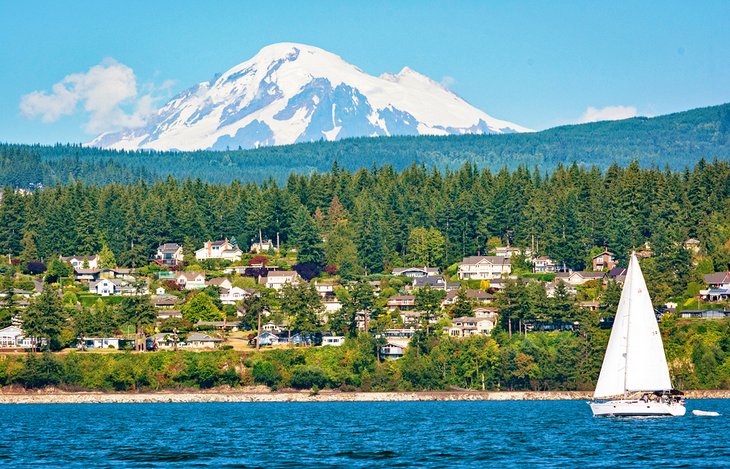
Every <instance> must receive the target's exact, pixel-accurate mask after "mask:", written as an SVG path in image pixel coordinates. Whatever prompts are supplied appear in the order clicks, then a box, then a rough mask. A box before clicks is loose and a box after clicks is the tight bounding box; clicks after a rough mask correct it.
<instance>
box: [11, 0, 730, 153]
mask: <svg viewBox="0 0 730 469" xmlns="http://www.w3.org/2000/svg"><path fill="white" fill-rule="evenodd" d="M0 11H2V17H3V27H2V28H0V63H2V64H3V66H2V68H0V107H1V108H2V109H3V112H2V113H0V141H5V142H20V143H55V142H86V141H89V140H91V138H92V137H93V136H94V134H95V132H97V131H98V130H100V129H103V128H104V126H105V125H116V124H118V123H119V122H123V121H124V119H126V118H130V116H132V117H133V116H134V115H135V112H136V111H137V110H138V109H142V108H144V107H149V106H152V105H154V104H162V103H163V102H164V100H165V99H167V98H169V97H171V96H172V95H173V94H175V93H177V92H179V91H181V90H183V89H185V88H188V87H190V86H192V85H194V84H196V83H198V82H201V81H204V80H208V79H210V78H211V77H212V76H213V75H214V74H215V73H219V72H224V71H225V70H227V69H228V68H230V67H232V66H233V65H236V64H238V63H240V62H243V61H244V60H246V59H248V58H250V57H252V56H253V55H254V54H255V53H256V52H257V51H258V50H259V49H260V48H262V47H264V46H266V45H268V44H271V43H275V42H301V43H305V44H311V45H314V46H317V47H321V48H323V49H326V50H329V51H331V52H334V53H336V54H338V55H340V56H341V57H342V58H343V59H345V60H346V61H348V62H350V63H352V64H354V65H357V66H358V67H360V68H361V69H363V70H364V71H366V72H368V73H370V74H373V75H379V74H381V73H384V72H393V73H395V72H398V71H400V69H401V68H403V67H404V66H406V65H407V66H409V67H411V68H413V69H414V70H416V71H418V72H420V73H423V74H425V75H427V76H429V77H431V78H433V79H435V80H437V81H442V82H443V83H448V85H449V87H450V88H451V89H452V90H453V91H454V92H456V93H457V94H459V95H460V96H461V97H463V98H464V99H466V100H467V101H468V102H470V103H471V104H473V105H475V106H476V107H478V108H480V109H482V110H484V111H486V112H487V113H489V114H491V115H493V116H494V117H497V118H501V119H506V120H510V121H513V122H516V123H518V124H521V125H524V126H526V127H530V128H534V129H544V128H548V127H552V126H555V125H560V124H565V123H575V122H581V121H586V120H595V119H600V118H606V117H620V116H627V115H632V114H639V115H649V116H653V115H660V114H667V113H671V112H676V111H682V110H687V109H691V108H696V107H702V106H708V105H714V104H721V103H725V102H730V52H729V51H730V27H728V22H729V21H730V2H728V1H702V2H687V1H665V2H649V1H643V2H642V1H639V2H636V1H634V2H588V1H576V2H560V1H557V0H553V1H530V2H506V1H505V2H499V1H490V2H487V1H474V2H470V1H450V2H435V1H406V0H402V1H398V2H386V1H382V2H381V1H377V0H370V1H363V2H357V1H348V2H341V1H332V2H329V1H318V2H314V1H312V2H307V1H298V2H285V1H277V2H241V1H230V2H227V1H218V2H200V1H196V2H192V1H183V0H177V1H163V0H160V1H154V2H149V1H147V2H142V1H139V2H137V1H124V2H117V1H74V2H53V1H47V2H35V1H23V2H17V1H16V2H10V1H6V2H4V3H3V5H2V8H0ZM99 64H102V67H101V68H99V67H97V69H94V70H101V69H103V68H104V67H109V66H110V64H112V65H114V66H115V67H116V68H117V69H118V70H119V71H120V73H122V76H123V77H127V78H129V77H132V78H133V81H132V83H133V85H134V86H135V88H134V89H132V90H129V89H128V90H126V93H127V94H122V95H119V96H117V98H118V99H120V100H121V99H122V98H124V96H130V97H129V99H126V100H122V101H120V102H122V104H123V110H124V111H125V113H126V114H123V115H114V114H113V112H112V111H115V112H116V111H118V109H114V110H111V109H109V108H107V107H105V102H106V101H105V99H106V97H105V96H101V95H99V96H97V100H96V102H95V104H94V102H93V101H92V100H86V101H83V100H82V101H78V102H76V101H73V100H71V101H69V102H68V103H67V104H66V107H65V108H60V107H59V108H57V109H55V113H54V114H53V115H49V114H45V117H46V120H47V121H48V122H44V119H43V118H42V117H43V116H42V115H41V114H40V113H38V112H36V113H33V112H31V111H29V110H28V108H27V107H26V108H24V112H22V111H21V105H20V104H21V100H22V99H23V97H24V96H27V95H30V94H32V93H34V92H42V93H46V94H48V93H51V92H52V87H53V85H54V84H57V83H59V82H61V81H63V80H64V79H67V80H68V78H67V77H69V76H72V77H73V76H74V74H83V77H84V78H88V77H89V76H90V75H91V74H90V73H89V71H90V70H92V69H93V67H95V66H98V65H99ZM75 76H76V79H80V78H79V77H81V75H75ZM70 79H71V80H73V79H74V78H70ZM98 79H99V80H105V79H106V75H101V76H100V77H99V78H98ZM120 80H121V78H120ZM95 83H97V84H98V82H95ZM127 84H128V82H127ZM113 86H114V85H113V84H110V85H109V86H107V88H106V89H107V91H108V89H109V87H113ZM142 97H146V100H142V99H140V98H142ZM56 104H57V103H56ZM114 123H116V124H114Z"/></svg>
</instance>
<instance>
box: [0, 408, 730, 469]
mask: <svg viewBox="0 0 730 469" xmlns="http://www.w3.org/2000/svg"><path fill="white" fill-rule="evenodd" d="M693 408H701V409H706V410H716V411H718V412H720V413H721V414H723V416H721V417H717V418H707V417H697V416H693V415H691V414H690V413H691V410H692V409H693ZM2 415H3V418H4V421H5V422H12V423H11V424H5V425H3V426H1V427H0V442H1V443H0V461H2V463H1V464H0V465H1V466H8V467H10V466H15V467H22V466H29V465H35V466H42V467H64V468H77V467H79V468H80V467H123V468H126V467H129V468H132V467H134V468H137V467H173V466H182V465H184V466H185V467H221V468H242V469H243V468H245V469H258V468H264V467H265V468H267V469H268V468H300V467H303V466H313V467H317V468H347V469H359V468H368V469H369V468H395V467H399V468H400V467H402V468H416V467H418V468H421V467H426V468H441V467H444V468H446V467H449V468H451V467H467V468H483V467H487V466H498V467H515V468H521V467H526V466H527V467H546V468H563V467H585V468H602V467H615V466H621V467H629V468H631V467H659V466H661V467H728V466H730V449H729V448H728V445H727V444H726V442H725V440H724V436H725V435H726V434H728V432H729V431H730V419H729V418H726V417H725V416H724V415H730V401H723V400H704V401H690V402H689V403H688V415H687V416H685V417H681V418H665V419H610V418H593V417H592V416H591V412H590V409H589V408H588V406H586V405H585V402H580V401H560V402H529V401H528V402H522V401H521V402H490V401H487V402H398V403H394V402H375V403H367V402H341V403H337V402H334V403H211V404H201V403H196V404H164V405H162V404H99V405H96V404H91V405H89V404H85V405H62V406H61V405H59V406H54V405H8V406H3V407H2Z"/></svg>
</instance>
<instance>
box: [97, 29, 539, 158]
mask: <svg viewBox="0 0 730 469" xmlns="http://www.w3.org/2000/svg"><path fill="white" fill-rule="evenodd" d="M525 131H529V129H526V128H524V127H521V126H519V125H516V124H513V123H511V122H506V121H501V120H498V119H495V118H493V117H491V116H489V115H488V114H486V113H484V112H482V111H480V110H479V109H476V108H475V107H473V106H471V105H470V104H468V103H467V102H465V101H464V100H463V99H461V98H459V97H458V96H457V95H456V94H454V93H453V92H451V91H450V90H448V89H446V88H444V87H443V86H441V85H440V84H439V83H436V82H435V81H433V80H431V79H430V78H428V77H427V76H425V75H422V74H420V73H418V72H416V71H414V70H412V69H411V68H409V67H404V68H403V69H402V70H401V71H400V72H399V73H398V74H397V75H392V74H383V75H381V76H380V77H374V76H371V75H368V74H367V73H365V72H363V71H362V70H360V69H359V68H357V67H356V66H354V65H352V64H349V63H347V62H346V61H344V60H343V59H342V58H341V57H339V56H338V55H335V54H333V53H331V52H328V51H326V50H324V49H320V48H318V47H314V46H309V45H305V44H297V43H289V42H284V43H277V44H271V45H268V46H266V47H264V48H262V49H261V50H260V51H259V52H258V53H257V54H256V55H254V56H253V57H252V58H251V59H249V60H247V61H245V62H242V63H241V64H239V65H236V66H234V67H232V68H231V69H229V70H228V71H226V72H225V73H222V74H220V75H217V76H216V77H214V79H213V80H211V81H209V82H203V83H200V84H198V85H196V86H194V87H192V88H190V89H188V90H186V91H183V92H182V93H180V94H178V95H177V96H175V97H174V98H173V99H171V100H170V101H169V102H168V103H167V104H165V105H164V106H163V107H162V108H161V109H159V110H158V111H157V113H156V115H155V116H154V118H153V119H152V120H151V121H150V122H149V123H148V125H147V126H146V127H142V128H138V129H130V130H126V131H121V132H114V133H106V134H102V135H100V136H98V137H97V138H96V139H94V141H92V142H91V143H90V145H94V146H102V147H107V148H119V149H138V148H149V149H155V150H171V149H176V150H196V149H226V148H238V147H241V148H254V147H258V146H263V145H281V144H290V143H297V142H306V141H316V140H321V139H326V140H338V139H342V138H347V137H360V136H379V135H425V134H430V135H448V134H466V133H505V132H525Z"/></svg>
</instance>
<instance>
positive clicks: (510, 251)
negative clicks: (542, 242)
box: [494, 246, 532, 257]
mask: <svg viewBox="0 0 730 469" xmlns="http://www.w3.org/2000/svg"><path fill="white" fill-rule="evenodd" d="M520 254H522V249H520V248H516V247H513V246H506V247H502V246H500V247H496V248H494V255H495V256H497V257H512V256H519V255H520ZM531 254H532V251H531V250H529V249H525V256H529V255H531Z"/></svg>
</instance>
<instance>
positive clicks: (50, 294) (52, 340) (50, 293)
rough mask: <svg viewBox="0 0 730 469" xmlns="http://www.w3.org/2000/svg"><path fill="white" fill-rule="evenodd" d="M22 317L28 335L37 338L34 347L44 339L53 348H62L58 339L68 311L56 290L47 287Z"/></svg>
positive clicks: (24, 329) (32, 301)
mask: <svg viewBox="0 0 730 469" xmlns="http://www.w3.org/2000/svg"><path fill="white" fill-rule="evenodd" d="M21 319H22V321H23V332H24V333H25V335H26V337H31V338H33V339H35V343H34V348H36V347H37V346H38V345H40V344H41V343H42V341H43V339H45V341H46V343H47V344H48V346H49V347H50V348H51V350H58V349H60V348H61V344H60V343H59V341H58V339H59V337H60V335H61V330H62V329H63V325H64V323H65V320H66V313H65V311H64V309H63V303H62V302H61V297H59V296H58V294H57V293H56V291H54V290H51V289H46V290H44V291H43V293H41V294H40V296H38V297H37V298H34V299H33V300H31V302H30V304H29V305H28V308H27V309H26V310H25V311H24V312H23V314H22V315H21Z"/></svg>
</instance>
